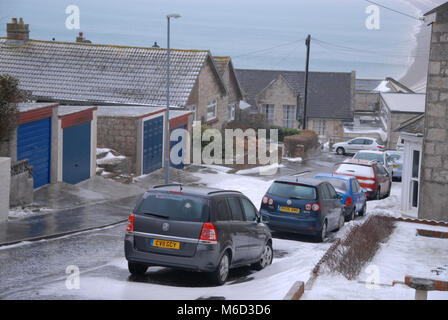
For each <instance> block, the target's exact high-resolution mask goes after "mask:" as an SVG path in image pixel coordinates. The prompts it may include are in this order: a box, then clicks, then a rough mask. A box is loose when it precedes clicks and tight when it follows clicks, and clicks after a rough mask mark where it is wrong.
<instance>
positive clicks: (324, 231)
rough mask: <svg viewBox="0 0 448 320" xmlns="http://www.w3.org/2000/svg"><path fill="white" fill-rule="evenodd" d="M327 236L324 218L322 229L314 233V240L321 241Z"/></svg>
mask: <svg viewBox="0 0 448 320" xmlns="http://www.w3.org/2000/svg"><path fill="white" fill-rule="evenodd" d="M326 237H327V221H326V220H325V221H324V223H323V224H322V230H321V232H319V234H317V235H316V241H317V242H322V241H324V240H325V238H326Z"/></svg>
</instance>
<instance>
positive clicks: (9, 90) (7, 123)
mask: <svg viewBox="0 0 448 320" xmlns="http://www.w3.org/2000/svg"><path fill="white" fill-rule="evenodd" d="M18 87H19V81H18V80H17V79H15V78H14V77H12V76H10V75H7V74H2V75H0V141H4V140H8V138H9V134H10V132H11V130H13V129H14V128H15V127H16V126H17V121H16V120H17V114H18V109H17V103H18V102H19V101H20V100H21V92H20V90H19V88H18Z"/></svg>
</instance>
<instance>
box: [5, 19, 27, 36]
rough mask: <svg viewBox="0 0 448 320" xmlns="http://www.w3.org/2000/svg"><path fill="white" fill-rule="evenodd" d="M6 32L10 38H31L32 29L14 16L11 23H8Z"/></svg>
mask: <svg viewBox="0 0 448 320" xmlns="http://www.w3.org/2000/svg"><path fill="white" fill-rule="evenodd" d="M6 34H7V38H8V39H9V40H28V39H29V38H30V30H29V26H28V25H27V24H24V23H23V19H22V18H20V19H19V22H17V18H12V20H11V23H7V24H6Z"/></svg>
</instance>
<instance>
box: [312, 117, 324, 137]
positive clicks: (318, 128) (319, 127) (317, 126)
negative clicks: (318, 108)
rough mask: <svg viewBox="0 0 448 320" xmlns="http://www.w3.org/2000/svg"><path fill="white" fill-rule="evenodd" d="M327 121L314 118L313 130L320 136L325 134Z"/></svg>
mask: <svg viewBox="0 0 448 320" xmlns="http://www.w3.org/2000/svg"><path fill="white" fill-rule="evenodd" d="M326 126H327V121H326V120H313V130H314V132H316V133H317V134H318V135H319V136H324V135H325V132H326V130H325V129H326Z"/></svg>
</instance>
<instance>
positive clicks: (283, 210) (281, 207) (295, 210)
mask: <svg viewBox="0 0 448 320" xmlns="http://www.w3.org/2000/svg"><path fill="white" fill-rule="evenodd" d="M278 210H279V211H281V212H289V213H297V214H298V213H299V212H300V209H299V208H292V207H285V206H278Z"/></svg>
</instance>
